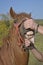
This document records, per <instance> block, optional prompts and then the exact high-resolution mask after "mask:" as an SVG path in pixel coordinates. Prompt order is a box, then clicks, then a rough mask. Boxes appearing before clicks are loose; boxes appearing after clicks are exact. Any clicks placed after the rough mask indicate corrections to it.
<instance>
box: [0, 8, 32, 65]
mask: <svg viewBox="0 0 43 65" xmlns="http://www.w3.org/2000/svg"><path fill="white" fill-rule="evenodd" d="M10 15H11V17H12V18H13V19H14V23H13V25H12V27H11V29H10V30H9V34H8V36H7V37H5V38H4V39H3V45H2V47H1V48H0V65H28V61H29V51H28V52H26V51H24V49H23V48H22V44H23V43H24V40H23V39H24V38H23V37H20V35H19V31H18V29H19V25H20V24H18V23H19V22H20V23H21V21H22V19H24V18H29V19H30V18H31V14H27V13H19V14H17V13H15V12H14V11H13V9H12V8H10ZM15 21H17V22H15ZM15 23H17V24H18V25H16V24H15ZM15 25H16V26H15ZM21 25H22V24H21ZM20 30H21V28H20Z"/></svg>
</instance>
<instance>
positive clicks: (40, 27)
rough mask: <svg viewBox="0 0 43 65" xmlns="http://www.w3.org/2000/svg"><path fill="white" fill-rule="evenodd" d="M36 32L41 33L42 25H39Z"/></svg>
mask: <svg viewBox="0 0 43 65" xmlns="http://www.w3.org/2000/svg"><path fill="white" fill-rule="evenodd" d="M38 32H39V33H41V34H43V26H41V25H39V27H38Z"/></svg>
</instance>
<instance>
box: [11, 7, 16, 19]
mask: <svg viewBox="0 0 43 65" xmlns="http://www.w3.org/2000/svg"><path fill="white" fill-rule="evenodd" d="M10 15H11V17H12V18H15V17H16V15H17V14H16V13H15V12H14V11H13V9H12V7H11V8H10Z"/></svg>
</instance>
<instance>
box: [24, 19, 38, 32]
mask: <svg viewBox="0 0 43 65" xmlns="http://www.w3.org/2000/svg"><path fill="white" fill-rule="evenodd" d="M37 25H38V24H37V23H35V21H34V20H33V19H28V18H27V20H26V21H25V22H24V28H25V29H28V28H31V29H33V30H35V31H36V30H37Z"/></svg>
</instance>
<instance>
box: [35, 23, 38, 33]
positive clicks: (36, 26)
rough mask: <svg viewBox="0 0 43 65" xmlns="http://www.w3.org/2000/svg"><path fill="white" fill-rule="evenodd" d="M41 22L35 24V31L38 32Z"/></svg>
mask: <svg viewBox="0 0 43 65" xmlns="http://www.w3.org/2000/svg"><path fill="white" fill-rule="evenodd" d="M38 28H39V24H35V33H37V32H38Z"/></svg>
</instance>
